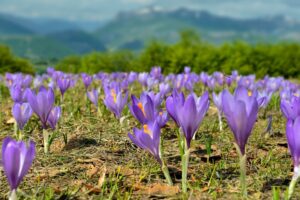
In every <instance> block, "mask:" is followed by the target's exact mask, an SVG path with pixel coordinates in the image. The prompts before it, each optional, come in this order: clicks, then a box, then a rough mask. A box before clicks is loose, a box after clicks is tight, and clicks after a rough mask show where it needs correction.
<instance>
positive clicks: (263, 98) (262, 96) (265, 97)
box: [257, 90, 273, 108]
mask: <svg viewBox="0 0 300 200" xmlns="http://www.w3.org/2000/svg"><path fill="white" fill-rule="evenodd" d="M272 94H273V93H272V92H267V91H265V90H263V91H259V92H258V94H257V102H258V105H259V107H260V108H261V107H262V108H266V107H267V106H268V104H269V102H270V100H271V98H272Z"/></svg>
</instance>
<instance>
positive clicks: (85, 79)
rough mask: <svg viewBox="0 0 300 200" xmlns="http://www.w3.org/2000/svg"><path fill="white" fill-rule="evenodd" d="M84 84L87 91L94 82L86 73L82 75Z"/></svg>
mask: <svg viewBox="0 0 300 200" xmlns="http://www.w3.org/2000/svg"><path fill="white" fill-rule="evenodd" d="M81 78H82V82H83V84H84V86H85V89H87V88H88V87H89V86H90V85H91V84H92V82H93V77H92V76H89V75H87V74H85V73H83V74H81Z"/></svg>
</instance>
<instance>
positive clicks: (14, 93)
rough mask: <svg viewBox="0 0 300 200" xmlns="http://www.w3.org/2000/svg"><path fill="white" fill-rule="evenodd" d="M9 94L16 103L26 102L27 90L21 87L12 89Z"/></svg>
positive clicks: (17, 86) (16, 86)
mask: <svg viewBox="0 0 300 200" xmlns="http://www.w3.org/2000/svg"><path fill="white" fill-rule="evenodd" d="M9 92H10V96H11V98H12V100H13V101H14V102H15V103H23V102H26V90H24V89H23V88H22V87H21V86H20V85H14V86H12V87H10V89H9Z"/></svg>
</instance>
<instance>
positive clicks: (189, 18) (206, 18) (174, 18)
mask: <svg viewBox="0 0 300 200" xmlns="http://www.w3.org/2000/svg"><path fill="white" fill-rule="evenodd" d="M95 27H98V28H95ZM186 29H190V30H195V31H196V32H198V33H199V34H200V35H201V38H202V40H204V41H208V42H211V43H214V44H220V43H224V42H227V41H235V40H244V41H247V42H250V43H257V42H278V41H283V40H284V41H296V42H299V41H300V22H298V21H297V20H293V19H291V18H287V17H285V16H274V17H266V18H255V19H235V18H230V17H224V16H218V15H214V14H212V13H209V12H207V11H197V10H190V9H185V8H181V9H177V10H161V9H158V8H155V7H148V8H143V9H140V10H137V11H132V12H121V13H119V14H118V15H117V16H116V17H115V18H114V19H112V20H110V21H108V22H101V21H99V22H97V21H88V22H86V21H75V22H73V21H68V20H63V19H62V20H61V19H36V18H23V17H18V16H13V15H6V14H0V43H3V44H6V45H8V46H10V47H11V48H12V50H13V51H14V52H15V53H17V55H19V56H23V57H28V58H31V59H39V58H41V59H50V58H62V57H64V56H66V55H70V54H78V55H80V54H85V53H88V52H91V51H105V50H106V49H108V50H110V51H113V50H118V49H130V50H134V51H139V50H141V49H142V48H143V47H144V46H145V44H147V43H148V42H149V41H151V40H153V39H155V40H160V41H163V42H165V43H174V42H176V41H178V39H179V32H180V31H183V30H186Z"/></svg>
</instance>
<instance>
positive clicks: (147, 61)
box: [0, 31, 300, 78]
mask: <svg viewBox="0 0 300 200" xmlns="http://www.w3.org/2000/svg"><path fill="white" fill-rule="evenodd" d="M153 66H161V67H162V69H163V72H164V73H171V72H172V73H178V72H181V71H183V68H184V67H185V66H190V67H191V68H192V70H193V71H194V72H201V71H206V72H210V73H211V72H214V71H222V72H225V73H230V72H231V71H232V70H238V71H239V72H240V73H241V74H250V73H255V74H256V75H257V76H258V77H262V76H264V75H266V74H268V75H271V76H284V77H286V78H289V77H300V44H298V43H287V42H285V43H277V44H269V43H258V44H248V43H245V42H242V41H237V42H228V43H224V44H222V45H219V46H216V45H213V44H209V43H207V42H205V41H202V40H201V38H199V36H198V34H197V33H194V32H193V31H183V32H181V38H180V40H179V41H178V42H177V43H175V44H165V43H163V42H161V41H152V42H150V43H149V44H148V45H146V47H145V48H144V49H143V50H142V51H140V52H138V53H137V52H133V51H129V50H122V51H121V50H120V51H115V52H92V53H89V54H86V55H82V56H68V57H65V58H64V59H62V60H60V61H58V62H57V64H56V66H55V67H56V69H57V70H61V71H65V72H71V73H79V72H87V73H97V72H99V71H104V72H113V71H138V72H141V71H149V70H150V68H151V67H153ZM35 69H37V67H35ZM43 70H45V67H44V68H43ZM6 71H9V72H15V71H22V72H26V73H32V72H33V69H32V64H30V63H29V62H28V61H26V60H24V59H20V58H16V57H15V56H13V55H12V53H11V52H10V51H9V49H8V48H7V47H4V46H0V72H6ZM39 72H41V70H39Z"/></svg>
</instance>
